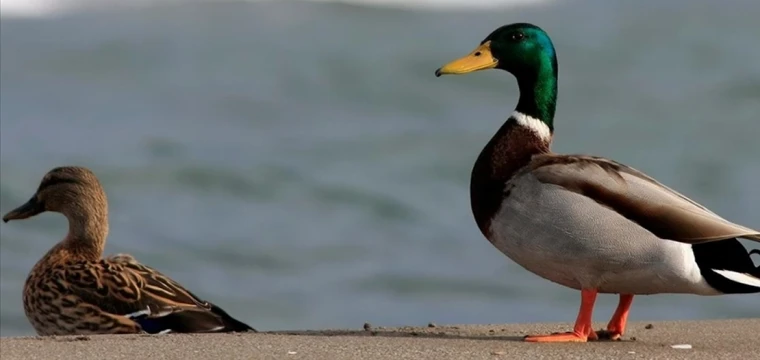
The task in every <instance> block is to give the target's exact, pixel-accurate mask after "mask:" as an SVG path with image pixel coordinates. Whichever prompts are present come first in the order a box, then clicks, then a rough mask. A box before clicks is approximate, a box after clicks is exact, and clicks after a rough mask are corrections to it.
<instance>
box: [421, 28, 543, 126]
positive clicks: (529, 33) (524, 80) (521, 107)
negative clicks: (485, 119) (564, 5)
mask: <svg viewBox="0 0 760 360" xmlns="http://www.w3.org/2000/svg"><path fill="white" fill-rule="evenodd" d="M486 69H501V70H506V71H508V72H510V73H512V74H513V75H514V76H515V78H517V82H518V84H519V86H520V94H521V96H520V101H519V103H518V105H517V108H516V110H517V111H519V112H521V113H524V114H526V115H529V116H532V117H535V118H538V119H541V120H542V121H543V122H545V123H546V124H547V125H549V127H550V128H552V123H553V119H554V110H555V108H556V103H557V71H558V68H557V55H556V53H555V51H554V45H553V44H552V41H551V39H550V38H549V35H548V34H547V33H546V32H545V31H544V30H542V29H541V28H539V27H538V26H535V25H532V24H527V23H517V24H511V25H505V26H502V27H500V28H498V29H496V30H494V31H493V32H492V33H491V34H489V35H488V36H487V37H486V38H485V39H484V40H483V41H481V42H480V46H478V47H477V48H475V50H473V51H472V52H471V53H470V54H468V55H467V56H465V57H462V58H460V59H457V60H454V61H452V62H450V63H448V64H446V65H444V66H442V67H441V68H439V69H438V70H436V71H435V75H436V76H441V75H445V74H467V73H471V72H474V71H479V70H486Z"/></svg>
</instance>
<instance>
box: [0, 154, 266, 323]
mask: <svg viewBox="0 0 760 360" xmlns="http://www.w3.org/2000/svg"><path fill="white" fill-rule="evenodd" d="M45 211H53V212H59V213H61V214H63V215H65V216H66V218H67V219H68V221H69V233H68V235H67V236H66V238H65V239H63V241H61V242H60V243H58V244H57V245H56V246H54V247H53V248H52V249H50V251H48V252H47V254H45V256H44V257H42V259H41V260H40V261H39V262H37V264H36V265H35V266H34V268H32V271H31V272H30V273H29V277H28V278H27V279H26V283H25V285H24V311H25V312H26V316H27V318H28V319H29V321H30V322H31V323H32V326H33V327H34V329H35V330H36V331H37V333H38V334H40V335H74V334H128V333H141V332H147V333H166V332H232V331H256V330H254V329H253V328H251V327H250V326H248V325H246V324H244V323H242V322H240V321H238V320H235V319H233V318H232V317H231V316H229V315H227V313H226V312H224V310H222V309H220V308H219V307H217V306H216V305H214V304H212V303H210V302H207V301H204V300H201V299H200V298H198V297H197V296H195V295H194V294H193V293H191V292H190V291H188V290H187V289H185V288H184V287H182V285H180V284H178V283H176V282H175V281H173V280H172V279H170V278H168V277H166V276H164V275H163V274H161V273H159V272H158V271H156V270H154V269H152V268H150V267H148V266H145V265H142V264H140V263H138V262H137V261H135V259H134V258H133V257H132V256H129V255H122V254H119V255H115V256H111V257H108V258H105V259H102V258H101V256H102V254H103V248H104V247H105V243H106V236H107V235H108V204H107V201H106V194H105V192H104V191H103V188H102V187H101V186H100V182H99V181H98V179H97V178H96V177H95V175H94V174H93V173H92V172H91V171H90V170H88V169H86V168H83V167H73V166H67V167H58V168H55V169H53V170H51V171H50V172H48V173H47V174H46V175H45V177H43V178H42V182H41V183H40V186H39V188H37V192H36V193H35V194H34V196H32V198H31V199H30V200H29V201H28V202H27V203H26V204H24V205H21V206H20V207H18V208H16V209H15V210H12V211H11V212H9V213H8V214H6V215H5V216H3V221H4V222H8V221H10V220H18V219H26V218H29V217H32V216H35V215H37V214H40V213H42V212H45Z"/></svg>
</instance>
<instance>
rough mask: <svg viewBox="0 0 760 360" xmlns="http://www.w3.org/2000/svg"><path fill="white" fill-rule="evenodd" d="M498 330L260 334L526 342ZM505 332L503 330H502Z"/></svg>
mask: <svg viewBox="0 0 760 360" xmlns="http://www.w3.org/2000/svg"><path fill="white" fill-rule="evenodd" d="M497 331H498V330H490V331H489V333H488V334H486V333H476V334H467V333H466V332H464V331H461V330H459V329H458V328H455V327H454V328H452V327H440V328H411V329H384V328H376V329H368V330H275V331H262V332H259V333H260V334H271V335H293V336H357V337H367V336H369V337H372V336H380V337H401V338H427V339H462V340H495V341H509V342H520V343H523V342H525V341H524V339H525V335H497V334H496V332H497ZM501 331H503V330H501ZM597 334H598V335H599V339H597V340H593V341H591V342H635V341H636V338H630V339H625V338H623V339H611V338H609V337H608V334H605V331H604V330H600V331H598V332H597Z"/></svg>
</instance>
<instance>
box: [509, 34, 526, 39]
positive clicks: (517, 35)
mask: <svg viewBox="0 0 760 360" xmlns="http://www.w3.org/2000/svg"><path fill="white" fill-rule="evenodd" d="M510 38H511V39H512V41H520V40H522V39H523V38H525V34H523V33H521V32H516V33H513V34H512V35H511V36H510Z"/></svg>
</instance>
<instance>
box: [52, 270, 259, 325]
mask: <svg viewBox="0 0 760 360" xmlns="http://www.w3.org/2000/svg"><path fill="white" fill-rule="evenodd" d="M66 278H67V279H68V281H69V282H70V285H71V289H72V290H73V291H74V292H75V293H76V295H78V296H80V297H81V298H82V300H84V301H85V302H87V303H91V304H94V305H97V306H98V307H99V308H100V309H102V310H103V311H105V312H108V313H111V314H116V315H124V316H127V317H129V318H130V319H132V320H133V321H135V322H137V323H138V324H140V325H141V327H142V328H143V330H144V331H146V332H149V333H157V332H165V331H171V332H230V331H255V329H253V328H251V327H250V326H248V325H246V324H244V323H242V322H240V321H238V320H236V319H234V318H232V317H231V316H229V315H228V314H227V313H226V312H224V311H223V310H222V309H220V308H219V307H217V306H216V305H214V304H212V303H209V302H207V301H203V300H201V299H200V298H198V297H197V296H195V295H194V294H193V293H191V292H190V291H188V290H187V289H185V288H184V287H182V286H181V285H180V284H178V283H177V282H175V281H174V280H172V279H170V278H168V277H166V276H164V275H163V274H161V273H159V272H158V271H156V270H154V269H152V268H150V267H148V266H145V265H142V264H140V263H138V262H137V261H135V259H134V258H132V257H131V256H129V255H116V256H112V257H109V258H106V259H103V260H101V261H99V262H97V263H80V264H75V265H73V266H70V267H68V268H67V274H66Z"/></svg>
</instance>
